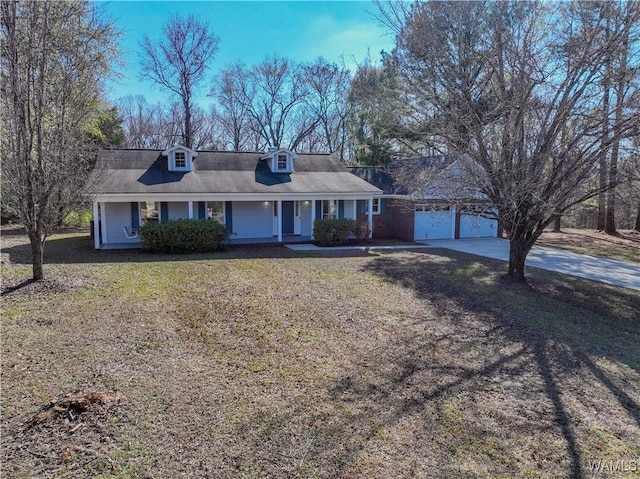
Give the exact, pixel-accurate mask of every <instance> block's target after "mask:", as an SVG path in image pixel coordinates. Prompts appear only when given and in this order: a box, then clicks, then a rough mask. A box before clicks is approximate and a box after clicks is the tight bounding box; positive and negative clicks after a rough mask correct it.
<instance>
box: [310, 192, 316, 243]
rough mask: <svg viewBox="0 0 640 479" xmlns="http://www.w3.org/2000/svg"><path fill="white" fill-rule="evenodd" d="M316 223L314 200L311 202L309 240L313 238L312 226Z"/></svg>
mask: <svg viewBox="0 0 640 479" xmlns="http://www.w3.org/2000/svg"><path fill="white" fill-rule="evenodd" d="M315 222H316V200H311V239H315V238H314V237H313V224H314V223H315Z"/></svg>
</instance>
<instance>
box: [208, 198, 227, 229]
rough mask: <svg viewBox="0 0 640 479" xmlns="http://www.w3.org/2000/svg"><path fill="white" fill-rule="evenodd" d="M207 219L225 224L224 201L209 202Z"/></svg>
mask: <svg viewBox="0 0 640 479" xmlns="http://www.w3.org/2000/svg"><path fill="white" fill-rule="evenodd" d="M207 218H208V219H210V220H216V221H217V222H218V223H222V224H224V203H223V202H222V201H207Z"/></svg>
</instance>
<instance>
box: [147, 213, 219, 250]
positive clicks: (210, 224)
mask: <svg viewBox="0 0 640 479" xmlns="http://www.w3.org/2000/svg"><path fill="white" fill-rule="evenodd" d="M138 234H139V235H140V238H141V239H142V248H143V249H144V250H145V251H149V252H151V253H207V252H209V251H218V250H220V248H221V247H222V242H223V241H224V240H225V239H227V238H228V237H229V232H228V231H227V229H226V228H225V227H224V225H222V224H220V223H218V222H217V221H212V220H172V221H168V222H166V223H158V222H155V221H154V222H149V223H146V224H145V225H143V226H142V228H140V231H139V233H138Z"/></svg>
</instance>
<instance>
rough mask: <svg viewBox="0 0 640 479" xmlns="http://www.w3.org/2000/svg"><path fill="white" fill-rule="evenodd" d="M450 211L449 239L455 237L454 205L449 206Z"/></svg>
mask: <svg viewBox="0 0 640 479" xmlns="http://www.w3.org/2000/svg"><path fill="white" fill-rule="evenodd" d="M449 211H450V212H451V239H456V205H451V206H450V207H449Z"/></svg>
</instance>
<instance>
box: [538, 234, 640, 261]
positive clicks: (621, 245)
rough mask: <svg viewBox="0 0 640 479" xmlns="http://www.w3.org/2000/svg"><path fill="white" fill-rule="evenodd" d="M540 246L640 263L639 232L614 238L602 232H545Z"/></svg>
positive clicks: (539, 242) (539, 241)
mask: <svg viewBox="0 0 640 479" xmlns="http://www.w3.org/2000/svg"><path fill="white" fill-rule="evenodd" d="M538 244H539V245H540V246H550V247H552V248H558V249H566V250H569V251H574V252H576V253H582V254H588V255H591V256H602V257H604V258H611V259H616V260H619V261H631V262H633V263H640V233H638V232H637V231H620V232H619V234H618V236H612V235H608V234H606V233H604V232H602V231H594V230H586V229H576V228H566V229H564V230H563V231H562V232H561V233H554V232H552V231H545V232H544V233H542V236H541V237H540V239H539V240H538Z"/></svg>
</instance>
